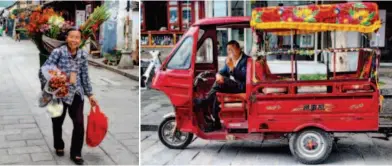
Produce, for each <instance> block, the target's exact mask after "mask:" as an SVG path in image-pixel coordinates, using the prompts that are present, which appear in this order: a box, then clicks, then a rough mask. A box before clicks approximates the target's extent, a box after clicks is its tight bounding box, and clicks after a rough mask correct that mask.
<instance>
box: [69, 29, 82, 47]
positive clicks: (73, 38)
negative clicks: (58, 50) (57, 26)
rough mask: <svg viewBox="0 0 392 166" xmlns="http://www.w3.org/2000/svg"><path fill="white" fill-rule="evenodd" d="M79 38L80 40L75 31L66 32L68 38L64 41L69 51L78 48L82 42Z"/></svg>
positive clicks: (80, 35)
mask: <svg viewBox="0 0 392 166" xmlns="http://www.w3.org/2000/svg"><path fill="white" fill-rule="evenodd" d="M81 38H82V34H81V33H80V32H79V31H77V30H75V31H70V32H68V36H67V39H66V41H67V43H68V47H69V48H71V49H76V48H78V47H79V45H80V42H81V40H82V39H81Z"/></svg>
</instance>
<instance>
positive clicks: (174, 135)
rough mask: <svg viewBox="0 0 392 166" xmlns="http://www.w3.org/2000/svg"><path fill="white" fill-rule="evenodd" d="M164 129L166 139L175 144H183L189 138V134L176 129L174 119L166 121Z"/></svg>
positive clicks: (163, 134)
mask: <svg viewBox="0 0 392 166" xmlns="http://www.w3.org/2000/svg"><path fill="white" fill-rule="evenodd" d="M162 130H163V131H162V136H163V139H164V141H165V142H167V143H168V144H171V145H173V146H176V145H181V144H183V143H184V142H185V141H186V140H187V139H188V134H186V133H183V132H181V131H179V130H177V129H176V127H175V121H174V120H173V121H168V122H166V123H165V124H164V126H163V128H162Z"/></svg>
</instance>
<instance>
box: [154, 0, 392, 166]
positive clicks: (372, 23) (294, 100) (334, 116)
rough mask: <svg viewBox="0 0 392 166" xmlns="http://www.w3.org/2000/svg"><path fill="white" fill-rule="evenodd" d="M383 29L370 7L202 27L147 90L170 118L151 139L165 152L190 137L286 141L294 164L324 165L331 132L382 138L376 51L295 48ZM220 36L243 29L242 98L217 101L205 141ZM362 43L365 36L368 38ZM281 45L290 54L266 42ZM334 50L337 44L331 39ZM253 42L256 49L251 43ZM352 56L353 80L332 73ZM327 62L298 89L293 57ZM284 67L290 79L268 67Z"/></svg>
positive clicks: (315, 9) (273, 12)
mask: <svg viewBox="0 0 392 166" xmlns="http://www.w3.org/2000/svg"><path fill="white" fill-rule="evenodd" d="M380 27H381V21H380V20H379V15H378V6H377V5H376V4H375V3H362V2H353V3H342V4H330V5H308V6H283V7H265V8H255V9H253V11H252V16H251V17H221V18H207V19H203V20H199V21H197V22H196V23H195V24H193V25H192V27H191V28H190V29H189V30H188V31H187V32H186V34H185V35H184V36H183V37H182V39H181V41H179V42H178V44H177V45H176V46H175V48H174V49H173V51H172V52H171V53H170V55H169V57H168V58H167V59H166V60H165V61H164V63H163V65H162V66H161V68H160V70H159V71H157V73H156V75H155V77H154V78H153V82H152V86H153V88H155V89H158V90H160V91H162V92H164V93H165V94H166V95H167V96H168V97H169V99H170V100H171V102H172V104H173V106H174V108H175V110H174V113H172V114H170V115H167V116H165V117H164V120H163V122H162V123H161V125H160V126H159V131H158V133H159V138H160V140H161V142H162V143H163V144H165V145H166V146H167V147H169V148H174V149H180V148H185V147H186V146H187V145H189V144H190V143H191V141H192V138H193V135H196V136H197V137H199V138H202V139H208V140H260V141H263V140H267V139H278V138H287V139H288V140H289V145H290V150H291V152H292V154H293V156H294V157H295V158H296V159H297V160H299V161H300V162H302V163H306V164H317V163H321V162H323V161H324V160H325V159H327V158H328V156H329V155H330V153H331V149H332V144H333V140H334V137H333V134H334V133H337V132H380V130H381V129H389V128H388V126H381V125H379V114H380V113H379V112H380V110H381V103H382V96H381V95H380V90H379V86H378V77H377V75H378V74H377V70H378V67H379V59H380V53H379V50H378V49H377V48H370V47H364V46H362V47H357V48H342V47H341V46H337V45H336V42H331V41H329V42H331V43H332V44H331V46H329V47H326V48H318V46H314V47H313V48H311V49H309V48H301V47H298V46H297V45H298V44H297V45H295V44H294V43H295V41H296V38H297V37H298V36H301V35H306V34H325V33H327V34H328V35H327V36H333V34H336V32H342V31H344V32H347V31H355V32H359V33H360V34H363V35H365V36H370V35H371V34H372V33H377V30H378V29H379V28H380ZM218 28H251V29H252V32H253V41H254V42H253V43H252V44H251V45H250V46H247V47H252V49H251V51H250V56H251V58H249V59H248V60H247V76H246V92H245V93H241V94H227V93H218V94H217V99H218V101H219V102H220V113H219V117H220V122H221V124H222V126H223V128H222V129H221V130H218V131H213V132H204V128H205V127H206V125H207V123H206V119H205V117H208V116H210V115H211V109H212V103H211V105H203V106H197V105H195V104H194V103H193V99H194V98H202V97H204V96H205V95H206V93H207V92H208V91H209V90H210V88H211V86H212V85H213V83H214V81H215V74H216V73H217V71H218V61H219V60H218V41H217V29H218ZM369 34H370V35H369ZM271 35H276V36H289V37H288V38H289V39H290V40H291V46H290V47H288V48H287V47H286V48H271V45H269V43H268V40H269V39H268V36H271ZM333 39H334V40H336V36H335V38H333ZM258 41H261V42H258ZM348 52H354V53H356V55H357V58H356V59H358V62H357V67H356V71H351V72H350V71H348V72H342V71H339V70H338V68H339V66H338V65H339V63H340V61H341V58H339V57H341V56H342V55H340V54H345V53H348ZM303 54H308V55H310V56H318V55H325V57H326V60H325V61H324V64H325V69H326V70H325V71H326V72H325V73H324V77H323V78H322V79H321V77H320V79H316V80H304V79H302V77H300V73H298V66H299V65H300V64H299V63H298V62H297V59H298V57H299V56H301V55H303ZM272 55H280V56H286V57H288V58H287V59H288V61H287V62H288V63H286V64H285V63H283V64H282V65H286V67H287V66H288V68H290V72H287V73H274V72H272V69H271V68H270V66H269V65H268V64H269V63H268V57H269V56H272Z"/></svg>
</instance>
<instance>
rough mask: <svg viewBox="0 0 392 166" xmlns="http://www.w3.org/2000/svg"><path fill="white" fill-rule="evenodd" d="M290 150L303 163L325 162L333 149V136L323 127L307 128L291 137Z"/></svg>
mask: <svg viewBox="0 0 392 166" xmlns="http://www.w3.org/2000/svg"><path fill="white" fill-rule="evenodd" d="M289 144H290V151H291V153H292V154H293V156H294V157H295V158H296V159H297V160H298V161H299V162H301V163H303V164H319V163H322V162H324V161H325V160H326V159H327V158H328V156H329V155H330V154H331V151H332V144H333V137H332V136H331V135H330V134H329V133H327V132H325V131H323V130H321V129H307V130H303V131H301V132H299V133H295V134H293V135H292V136H291V137H290V143H289Z"/></svg>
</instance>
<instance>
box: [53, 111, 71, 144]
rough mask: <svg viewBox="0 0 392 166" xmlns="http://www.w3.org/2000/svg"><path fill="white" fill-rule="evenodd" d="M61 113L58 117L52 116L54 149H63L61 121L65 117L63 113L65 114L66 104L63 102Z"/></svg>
mask: <svg viewBox="0 0 392 166" xmlns="http://www.w3.org/2000/svg"><path fill="white" fill-rule="evenodd" d="M63 105H64V108H63V114H62V115H61V116H60V117H57V118H52V126H53V127H52V128H53V143H54V149H56V150H63V149H64V141H63V138H62V134H63V128H62V127H63V122H64V118H65V114H67V108H68V105H67V104H63Z"/></svg>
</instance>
